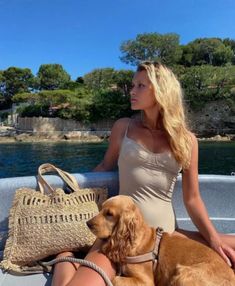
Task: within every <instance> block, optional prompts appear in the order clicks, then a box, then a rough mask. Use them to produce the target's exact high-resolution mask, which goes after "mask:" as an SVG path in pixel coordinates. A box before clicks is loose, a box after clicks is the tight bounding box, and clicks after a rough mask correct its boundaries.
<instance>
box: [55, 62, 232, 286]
mask: <svg viewBox="0 0 235 286" xmlns="http://www.w3.org/2000/svg"><path fill="white" fill-rule="evenodd" d="M130 95H131V108H132V109H133V110H140V111H141V116H140V118H132V119H130V118H122V119H119V120H118V121H116V123H115V124H114V126H113V128H112V132H111V136H110V142H109V148H108V150H107V152H106V154H105V156H104V159H103V161H102V162H101V163H100V164H99V165H98V166H97V167H96V168H95V171H109V170H112V169H113V168H114V167H115V166H116V164H117V163H118V166H119V182H120V191H119V193H120V194H125V195H130V196H132V197H133V199H134V200H135V202H136V204H137V205H138V206H139V207H140V209H141V211H142V213H143V214H144V217H145V219H146V221H147V222H148V223H149V224H150V225H151V226H156V227H157V226H161V227H163V228H164V230H165V231H168V232H174V231H175V232H174V233H175V235H183V236H187V237H190V238H192V239H195V240H197V241H200V242H203V243H205V244H207V245H209V246H210V247H211V248H213V249H214V250H215V251H217V252H218V253H219V254H220V255H221V256H222V257H223V259H224V260H225V261H226V262H227V263H228V264H230V265H231V263H232V264H233V266H235V251H234V250H235V237H234V236H228V235H227V236H226V235H222V234H219V233H218V232H217V231H216V229H215V228H214V226H213V224H212V223H211V221H210V219H209V217H208V214H207V211H206V208H205V206H204V203H203V201H202V199H201V196H200V193H199V186H198V143H197V139H196V137H195V135H194V134H192V133H191V132H190V131H189V130H188V128H187V125H186V121H185V116H184V108H183V102H182V91H181V87H180V84H179V81H178V80H177V79H176V77H175V75H174V74H173V73H172V72H171V71H170V70H169V69H168V68H167V67H165V66H163V65H161V64H157V63H151V62H144V63H142V64H140V65H139V66H138V68H137V72H136V74H135V75H134V78H133V87H132V89H131V93H130ZM181 170H182V187H183V200H184V204H185V207H186V209H187V211H188V213H189V215H190V217H191V219H192V221H193V222H194V224H195V226H196V227H197V228H198V230H199V232H189V231H185V230H181V229H178V228H177V225H176V220H175V215H174V211H173V208H172V203H171V197H172V192H173V189H174V185H175V182H176V179H177V175H178V174H179V172H180V171H181ZM99 243H100V242H98V241H97V242H96V243H95V245H94V246H93V248H92V249H91V251H90V252H89V254H88V255H87V259H88V260H91V261H93V262H95V263H96V264H97V265H99V266H100V267H102V268H103V269H104V270H105V271H106V272H107V274H108V275H109V277H111V278H112V277H113V276H114V275H115V269H114V267H113V265H112V264H111V263H110V261H109V260H108V259H107V258H106V257H105V256H104V255H102V254H101V253H99V251H98V250H99ZM65 255H72V253H62V254H60V255H59V256H65ZM57 285H60V286H65V285H66V286H75V285H76V286H78V285H82V286H85V285H105V283H104V281H103V280H102V278H101V277H100V276H99V274H97V273H95V272H94V271H93V270H91V269H88V268H85V267H79V265H72V264H70V263H68V262H65V263H60V264H58V265H56V266H55V274H54V277H53V286H57Z"/></svg>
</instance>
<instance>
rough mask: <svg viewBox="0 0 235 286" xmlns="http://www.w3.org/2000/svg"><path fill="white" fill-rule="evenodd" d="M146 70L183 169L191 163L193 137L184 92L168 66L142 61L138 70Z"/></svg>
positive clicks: (172, 146)
mask: <svg viewBox="0 0 235 286" xmlns="http://www.w3.org/2000/svg"><path fill="white" fill-rule="evenodd" d="M143 70H145V71H146V72H147V75H148V77H149V80H150V81H151V83H152V85H153V87H154V91H155V97H156V101H157V103H158V104H159V106H160V115H161V120H162V124H163V128H164V130H165V131H166V132H167V135H168V140H169V144H170V147H171V149H172V152H173V154H174V156H175V158H176V160H177V162H178V163H179V164H181V166H182V168H183V169H187V168H188V167H189V164H190V159H191V151H192V137H191V135H190V133H189V129H188V127H187V124H186V120H185V112H184V105H183V93H182V89H181V86H180V83H179V81H178V79H177V78H176V76H175V75H174V73H173V72H172V71H171V70H170V69H169V68H167V67H166V66H164V65H162V64H159V63H153V62H142V63H140V64H139V66H138V68H137V72H139V71H143Z"/></svg>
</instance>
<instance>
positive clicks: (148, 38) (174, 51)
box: [120, 33, 182, 65]
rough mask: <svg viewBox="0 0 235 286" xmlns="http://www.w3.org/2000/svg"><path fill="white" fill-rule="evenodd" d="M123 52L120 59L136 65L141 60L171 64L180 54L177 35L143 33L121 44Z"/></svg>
mask: <svg viewBox="0 0 235 286" xmlns="http://www.w3.org/2000/svg"><path fill="white" fill-rule="evenodd" d="M120 50H121V52H122V54H123V56H122V57H121V60H122V61H123V62H125V63H127V64H131V65H138V64H139V63H140V62H141V61H146V60H149V61H158V60H160V61H161V62H163V63H165V64H167V65H173V64H175V63H177V62H178V61H179V60H180V58H181V55H182V50H181V47H180V45H179V35H177V34H173V33H172V34H171V33H169V34H164V35H163V34H158V33H145V34H139V35H137V37H136V39H135V40H128V41H125V42H123V43H122V44H121V47H120Z"/></svg>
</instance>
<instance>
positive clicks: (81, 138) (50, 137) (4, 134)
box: [0, 127, 235, 143]
mask: <svg viewBox="0 0 235 286" xmlns="http://www.w3.org/2000/svg"><path fill="white" fill-rule="evenodd" d="M109 136H110V131H71V132H67V133H66V132H65V133H60V134H58V133H53V132H52V133H50V134H48V133H45V132H44V133H41V134H40V133H24V132H17V131H16V130H15V129H14V128H12V127H0V143H14V142H35V143H36V142H102V141H105V140H108V138H109ZM197 137H198V140H199V141H219V142H220V141H223V142H225V141H235V134H228V135H223V136H222V135H214V136H210V137H203V136H197Z"/></svg>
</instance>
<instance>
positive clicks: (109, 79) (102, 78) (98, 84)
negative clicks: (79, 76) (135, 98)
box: [83, 68, 115, 91]
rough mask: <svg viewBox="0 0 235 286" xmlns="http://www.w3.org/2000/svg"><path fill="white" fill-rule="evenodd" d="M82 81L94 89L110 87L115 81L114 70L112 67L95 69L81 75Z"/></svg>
mask: <svg viewBox="0 0 235 286" xmlns="http://www.w3.org/2000/svg"><path fill="white" fill-rule="evenodd" d="M83 79H84V83H85V85H86V86H88V87H89V88H90V89H92V90H94V91H100V90H104V89H107V88H112V86H113V84H114V83H115V70H114V69H113V68H102V69H95V70H93V71H92V72H90V73H87V74H85V75H84V77H83Z"/></svg>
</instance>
